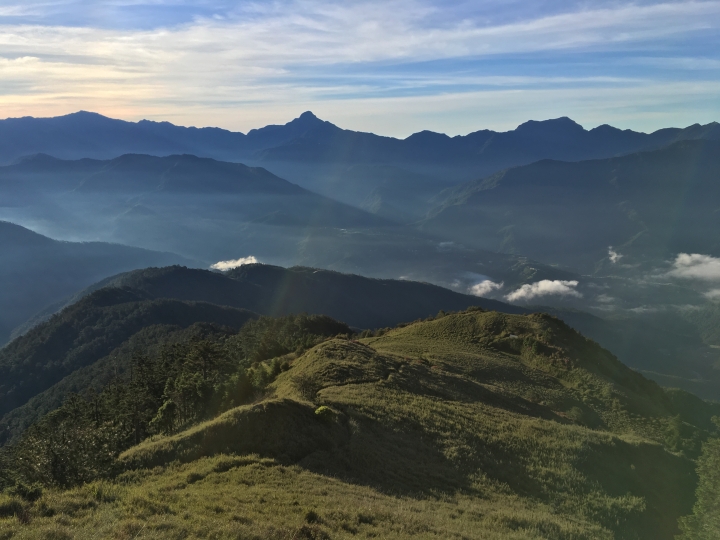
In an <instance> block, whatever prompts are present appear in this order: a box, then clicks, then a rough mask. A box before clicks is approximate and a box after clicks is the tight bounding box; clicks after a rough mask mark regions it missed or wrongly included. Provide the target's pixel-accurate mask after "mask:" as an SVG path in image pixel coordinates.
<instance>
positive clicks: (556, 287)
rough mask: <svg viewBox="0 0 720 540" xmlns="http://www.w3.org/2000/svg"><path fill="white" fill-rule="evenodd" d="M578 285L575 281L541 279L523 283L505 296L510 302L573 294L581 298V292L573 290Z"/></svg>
mask: <svg viewBox="0 0 720 540" xmlns="http://www.w3.org/2000/svg"><path fill="white" fill-rule="evenodd" d="M577 286H578V282H577V281H561V280H557V279H556V280H549V279H543V280H542V281H536V282H535V283H531V284H527V283H526V284H525V285H523V286H522V287H520V288H519V289H517V290H515V291H513V292H511V293H510V294H508V295H507V296H506V297H505V298H506V299H507V300H508V301H510V302H518V301H521V302H527V301H528V300H532V299H533V298H537V297H539V296H549V295H558V296H574V297H576V298H582V294H580V293H579V292H578V291H576V290H575V288H576V287H577Z"/></svg>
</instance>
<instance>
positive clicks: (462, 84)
mask: <svg viewBox="0 0 720 540" xmlns="http://www.w3.org/2000/svg"><path fill="white" fill-rule="evenodd" d="M84 4H86V3H85V2H33V3H31V4H30V6H29V7H28V6H27V4H23V3H19V2H18V3H15V4H10V3H8V4H7V5H6V6H4V7H3V8H1V9H4V10H5V11H4V12H5V14H6V16H11V15H13V14H15V15H28V14H29V13H30V11H32V12H33V13H34V14H37V13H42V12H43V10H45V11H46V12H52V13H56V12H57V10H62V9H70V8H69V7H67V6H74V8H73V9H77V10H78V11H80V9H81V7H82V6H84ZM98 4H101V7H102V9H105V8H110V7H112V8H113V9H114V8H117V7H118V6H125V7H127V6H130V8H132V7H134V6H145V7H147V6H155V7H158V6H162V7H167V6H168V5H169V6H177V7H178V9H179V8H180V7H184V8H185V7H188V6H189V5H190V4H192V3H188V2H180V1H177V2H162V1H156V2H152V1H145V2H129V1H128V2H99V3H98ZM196 4H197V3H196ZM497 4H498V9H500V6H501V3H497ZM556 4H557V6H560V5H561V3H559V2H558V3H556ZM198 5H199V4H198ZM592 5H594V6H597V7H595V8H594V9H593V8H588V4H586V3H568V6H569V7H568V8H565V11H564V12H563V11H562V10H561V9H560V8H556V9H553V10H551V11H550V12H549V13H542V12H538V11H537V10H530V9H528V10H527V12H528V15H525V16H522V13H521V12H520V11H518V12H514V13H513V14H512V16H507V17H504V18H497V17H492V16H490V14H491V12H492V10H489V9H488V10H485V11H483V10H480V11H478V12H477V13H476V12H473V11H472V10H471V11H468V12H462V11H459V8H456V7H448V6H444V5H443V6H441V5H440V4H437V3H432V2H428V1H421V0H391V1H384V2H379V1H360V2H346V3H337V2H330V1H311V0H297V1H284V2H280V1H276V2H265V3H260V2H240V3H235V2H202V8H203V9H202V10H199V11H197V12H194V11H193V12H192V16H191V17H189V18H187V20H186V19H182V21H183V22H182V23H179V24H176V23H173V24H167V25H161V26H157V27H153V28H150V29H134V28H123V29H112V28H104V27H102V28H101V27H94V26H92V25H90V26H88V25H85V26H83V25H76V26H73V25H68V24H65V25H55V26H53V25H52V24H50V23H48V22H47V21H46V22H43V23H42V24H26V23H24V24H4V25H0V57H2V58H3V62H2V64H0V95H2V99H3V111H5V112H6V113H7V114H10V115H24V114H35V115H41V114H48V115H50V114H59V113H61V112H70V111H72V110H77V109H80V108H83V109H95V110H98V111H99V112H102V113H105V114H110V115H114V116H122V117H125V118H129V119H137V118H139V117H150V118H168V119H171V120H174V121H177V122H179V123H185V124H189V123H194V124H203V125H207V124H208V123H216V124H220V125H223V127H230V128H235V129H243V130H246V129H248V128H250V127H257V126H258V125H262V124H264V123H267V122H268V121H281V120H287V119H288V117H290V116H294V115H295V114H297V113H298V112H301V111H302V110H304V109H307V108H312V109H315V110H316V112H319V113H323V110H322V109H323V108H324V109H325V111H326V113H325V114H326V116H329V117H330V118H331V119H333V120H335V121H338V119H345V122H346V125H347V127H353V128H356V129H367V128H368V126H366V125H363V124H362V122H363V119H362V117H365V118H367V117H368V116H369V115H368V112H367V109H366V108H365V105H368V106H369V107H370V108H371V110H374V111H376V113H375V114H373V115H372V117H373V118H374V119H378V118H382V117H383V116H388V114H389V113H390V117H392V119H393V122H391V121H388V122H387V125H388V128H387V129H386V132H390V130H391V129H392V130H395V133H392V134H399V133H397V129H398V128H397V127H395V128H392V127H391V126H392V125H393V124H394V125H402V126H403V127H404V129H405V130H407V129H408V127H405V126H407V125H408V124H407V123H406V122H404V121H403V120H404V119H405V118H403V116H402V115H405V117H414V118H419V117H420V116H421V115H422V118H423V120H422V121H423V122H424V125H422V126H421V127H423V128H425V127H432V128H435V129H439V130H442V131H450V132H460V131H463V130H465V131H470V130H472V129H477V128H478V127H480V126H482V127H485V126H488V125H490V126H491V127H496V128H498V127H501V126H500V125H499V124H500V122H503V121H504V122H506V123H508V122H512V123H515V124H517V123H520V122H521V121H523V120H526V119H528V118H530V117H533V118H537V117H538V113H537V111H538V110H542V111H546V110H547V107H548V104H549V103H555V104H556V105H554V106H553V108H554V109H557V110H558V111H557V112H555V111H553V112H552V113H546V114H548V115H557V116H559V115H562V114H573V115H574V116H582V117H583V118H580V120H585V121H586V122H587V121H588V120H587V119H588V118H590V119H591V120H590V122H592V121H593V120H592V119H594V118H596V117H597V118H598V121H597V123H603V122H605V121H610V120H612V115H609V114H608V112H609V111H615V114H616V116H618V117H622V118H623V119H625V120H626V124H627V122H635V124H634V125H635V127H636V126H637V124H636V120H637V118H638V117H642V118H643V119H645V120H647V119H648V118H650V117H652V118H653V120H654V121H656V122H658V123H661V122H662V121H667V118H668V116H667V114H665V116H662V115H660V116H661V118H658V113H657V111H672V112H677V111H679V112H677V116H678V117H679V118H688V117H689V113H688V111H687V110H681V109H683V108H684V107H685V108H686V104H687V103H699V104H698V105H696V106H697V107H698V108H700V109H702V110H703V111H704V112H705V114H707V112H706V111H707V107H706V105H704V104H703V103H705V101H707V103H711V102H712V100H713V99H714V96H716V95H717V86H718V83H717V81H714V80H711V81H679V82H678V81H675V82H672V81H670V82H668V81H663V84H658V81H656V80H649V79H647V78H642V77H634V76H633V77H631V76H618V75H616V74H612V75H610V74H608V75H602V74H597V75H581V74H576V73H570V74H568V73H557V74H545V75H529V74H522V75H518V74H508V73H504V74H496V75H492V74H485V75H482V76H479V75H469V74H468V72H467V70H466V69H456V70H453V69H446V70H441V71H440V72H438V73H435V74H432V73H430V74H428V73H425V74H421V75H418V76H413V75H412V74H408V75H407V76H394V77H393V76H388V75H387V72H388V70H387V69H383V67H384V68H387V67H388V66H393V65H398V64H416V63H420V62H438V61H442V62H448V61H457V60H459V59H461V60H463V61H469V62H472V61H476V60H477V59H482V58H493V57H499V56H502V57H503V58H505V57H507V55H513V54H519V55H527V54H535V53H539V52H548V53H553V52H559V51H573V52H579V51H588V50H597V51H608V50H613V51H614V50H624V48H627V47H634V46H635V45H633V44H640V43H649V42H654V41H657V40H663V39H667V38H668V37H671V36H680V35H689V34H692V33H697V32H702V31H704V30H711V29H714V28H718V27H719V26H720V2H719V1H702V2H664V3H656V2H650V3H648V2H644V3H643V2H641V3H632V4H619V3H616V2H604V3H603V2H599V3H598V2H596V3H594V4H592ZM215 8H217V13H215V11H216V10H215ZM94 9H100V8H94ZM28 10H30V11H28ZM2 13H3V12H2V11H0V16H2ZM172 21H175V19H172ZM510 64H511V63H508V65H510ZM337 66H344V67H346V68H347V70H350V71H353V70H355V71H356V72H355V74H354V75H353V73H349V74H348V75H347V76H345V75H343V76H340V75H339V74H338V70H337V69H336V68H337ZM471 71H472V70H471ZM392 79H394V80H392ZM477 86H487V87H495V88H497V90H490V91H478V89H477V88H476V87H477ZM608 86H610V88H607V87H608ZM598 87H602V88H598ZM399 90H402V91H404V92H406V93H405V94H404V95H402V96H401V97H398V96H393V95H391V94H392V92H396V91H399ZM543 92H554V94H553V96H554V99H551V100H547V99H546V97H545V94H543ZM648 92H649V93H648ZM672 92H674V93H672ZM408 93H409V94H410V95H408ZM411 95H412V96H414V97H411ZM566 96H569V97H570V98H571V99H570V100H566V99H565V97H566ZM599 96H601V97H599ZM698 96H700V97H701V99H700V100H699V101H698V99H697V97H698ZM434 98H437V100H436V101H435V102H434V104H435V105H438V104H442V101H443V100H445V101H446V102H447V103H451V104H453V107H451V108H453V110H454V111H455V114H453V115H450V116H448V115H446V114H443V112H442V111H440V112H434V114H435V118H432V117H431V116H429V115H428V113H427V108H426V107H427V105H428V104H429V103H430V102H432V100H433V99H434ZM413 99H414V101H413ZM423 100H425V101H424V102H423ZM590 100H592V107H591V108H590V110H588V108H587V104H588V101H590ZM678 101H679V102H680V103H678ZM525 102H529V103H530V104H531V105H524V106H523V105H522V104H523V103H525ZM350 104H355V106H354V107H353V106H349V105H350ZM360 104H362V105H360ZM533 104H534V105H533ZM540 104H542V108H541V109H538V107H539V106H540ZM513 105H515V106H519V107H520V109H521V111H520V112H517V113H515V112H514V113H513V114H514V115H516V118H511V119H508V115H507V114H504V116H501V115H500V114H499V113H498V112H497V111H500V110H502V108H503V107H507V108H506V109H505V111H504V113H507V111H508V110H513ZM533 107H534V108H533ZM703 107H705V108H704V109H703ZM446 108H447V107H446ZM573 108H574V110H573ZM593 108H594V109H596V110H597V113H598V114H593ZM318 109H320V110H318ZM351 109H358V110H360V111H362V115H361V114H360V113H356V114H355V115H354V114H353V113H352V112H349V111H350V110H351ZM560 109H562V110H560ZM568 109H570V110H568ZM600 109H601V110H600ZM468 110H472V111H473V112H474V114H475V116H473V117H471V119H470V120H468V119H463V114H465V116H467V111H468ZM423 111H424V112H423ZM475 111H477V112H475ZM493 111H495V112H493ZM633 111H636V112H633ZM578 112H581V113H582V114H578ZM690 112H692V111H690ZM600 113H602V114H600ZM521 114H522V118H521V117H520V115H521ZM633 114H637V115H638V117H636V118H633ZM503 117H504V118H505V120H501V118H503ZM483 118H484V119H485V121H484V122H482V119H483ZM398 120H400V121H398ZM428 120H431V121H433V122H436V124H435V125H428ZM694 120H695V118H693V121H694ZM364 121H365V122H367V120H364ZM416 121H417V120H416ZM470 121H472V122H474V124H473V125H470ZM481 122H482V123H481ZM413 127H414V126H413ZM507 127H511V126H507ZM374 129H375V130H378V129H382V127H380V128H378V127H377V124H376V126H375V127H374ZM404 134H407V133H404Z"/></svg>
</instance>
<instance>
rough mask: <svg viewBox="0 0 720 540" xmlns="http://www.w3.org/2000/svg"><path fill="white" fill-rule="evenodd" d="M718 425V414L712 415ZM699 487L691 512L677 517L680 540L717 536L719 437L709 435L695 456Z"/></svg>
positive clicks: (719, 518) (719, 528)
mask: <svg viewBox="0 0 720 540" xmlns="http://www.w3.org/2000/svg"><path fill="white" fill-rule="evenodd" d="M715 423H716V424H717V425H718V427H720V418H715ZM697 471H698V477H699V478H698V487H697V491H696V497H697V499H696V501H695V507H694V508H693V513H692V514H691V515H689V516H687V517H684V518H682V519H681V520H680V529H681V530H682V532H683V533H682V534H681V535H680V536H679V537H678V538H679V539H680V540H716V539H717V538H720V439H718V438H712V439H708V440H707V441H706V442H705V443H704V444H703V447H702V454H701V455H700V458H699V459H698V468H697Z"/></svg>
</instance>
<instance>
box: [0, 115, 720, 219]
mask: <svg viewBox="0 0 720 540" xmlns="http://www.w3.org/2000/svg"><path fill="white" fill-rule="evenodd" d="M694 139H707V140H718V139H720V125H718V124H717V123H711V124H707V125H704V126H701V125H693V126H690V127H687V128H684V129H680V128H668V129H662V130H659V131H656V132H654V133H651V134H645V133H639V132H634V131H631V130H620V129H616V128H613V127H611V126H607V125H603V126H600V127H597V128H594V129H592V130H586V129H584V128H583V127H582V126H580V125H579V124H577V123H575V122H573V121H572V120H570V119H569V118H558V119H554V120H545V121H541V122H538V121H530V122H526V123H524V124H522V125H520V126H519V127H518V128H517V129H515V130H512V131H507V132H495V131H491V130H481V131H476V132H474V133H470V134H468V135H465V136H456V137H449V136H447V135H444V134H441V133H434V132H431V131H422V132H420V133H416V134H413V135H411V136H409V137H407V138H406V139H396V138H393V137H383V136H379V135H375V134H372V133H363V132H357V131H351V130H345V129H342V128H339V127H337V126H335V125H333V124H331V123H330V122H326V121H323V120H320V119H318V118H317V117H316V116H315V115H313V114H312V113H311V112H305V113H303V114H302V115H300V117H298V118H296V119H295V120H292V121H291V122H288V123H287V124H284V125H270V126H266V127H263V128H260V129H254V130H251V131H249V132H248V133H247V134H243V133H236V132H231V131H227V130H223V129H218V128H201V129H198V128H186V127H179V126H175V125H173V124H170V123H168V122H152V121H147V120H143V121H140V122H137V123H135V122H126V121H122V120H114V119H110V118H106V117H104V116H101V115H99V114H95V113H89V112H78V113H74V114H70V115H67V116H62V117H56V118H31V117H27V118H10V119H6V120H2V121H0V163H1V162H5V163H10V162H12V161H14V160H17V159H19V158H21V157H23V156H27V155H32V154H36V153H45V154H49V155H51V156H54V157H56V158H62V159H81V158H94V159H103V160H106V159H112V158H116V157H119V156H121V155H123V154H129V153H138V154H150V155H156V156H168V155H172V154H194V155H197V156H200V157H210V158H215V159H219V160H224V161H242V162H243V163H246V164H250V165H260V166H263V167H265V168H266V169H268V170H269V171H271V172H273V173H275V174H277V175H279V176H281V177H282V178H285V179H287V180H289V181H291V182H294V183H297V184H299V185H301V186H302V187H305V188H308V189H311V190H313V191H316V192H318V193H321V194H323V195H327V196H330V197H333V198H334V199H337V200H339V201H342V202H345V203H349V204H352V205H354V206H358V207H360V208H363V209H366V210H369V211H371V212H373V213H379V214H381V215H384V216H385V217H391V218H395V219H396V220H397V219H400V220H405V221H412V220H414V219H415V218H419V217H422V214H423V213H424V211H426V210H427V205H428V204H429V199H431V198H432V197H433V196H434V195H435V194H437V192H439V191H440V190H442V189H444V188H447V187H448V186H450V185H452V184H455V183H458V182H463V181H470V180H474V179H477V178H480V177H483V176H486V175H489V174H492V173H494V172H497V171H499V170H502V169H505V168H507V167H513V166H517V165H525V164H529V163H532V162H534V161H538V160H541V159H558V160H564V161H579V160H584V159H600V158H607V157H613V156H616V155H623V154H630V153H633V152H637V151H640V150H647V149H654V148H658V147H661V146H665V145H667V144H671V143H673V142H676V141H681V140H694ZM403 193H404V194H405V196H403ZM408 196H409V197H410V201H406V200H405V199H406V198H407V197H408ZM408 202H412V204H408Z"/></svg>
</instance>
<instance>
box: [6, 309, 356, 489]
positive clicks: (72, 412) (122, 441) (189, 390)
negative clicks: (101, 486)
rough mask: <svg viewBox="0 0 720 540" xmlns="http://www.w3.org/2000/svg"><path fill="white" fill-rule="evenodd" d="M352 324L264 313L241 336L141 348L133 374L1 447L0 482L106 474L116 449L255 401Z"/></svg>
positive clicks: (75, 400) (78, 479)
mask: <svg viewBox="0 0 720 540" xmlns="http://www.w3.org/2000/svg"><path fill="white" fill-rule="evenodd" d="M350 333H351V331H350V329H349V328H348V327H347V326H346V325H344V324H342V323H338V322H337V321H335V320H333V319H330V318H329V317H325V316H316V315H293V316H288V317H281V318H269V317H261V318H259V319H254V320H251V321H249V322H248V323H246V324H245V325H244V326H243V327H242V328H241V329H240V331H239V332H237V333H235V334H230V335H228V334H227V333H216V334H208V335H206V336H197V335H194V336H192V337H191V338H189V339H188V340H186V341H184V342H179V343H178V342H176V343H170V344H166V345H165V346H163V347H161V348H160V349H159V350H158V351H157V352H156V353H155V354H146V353H145V352H143V351H137V352H136V353H135V354H134V356H133V358H132V361H131V368H130V370H129V374H128V375H127V376H125V377H122V378H120V377H118V378H115V379H114V380H113V381H112V382H111V383H110V384H108V385H107V386H106V387H105V388H104V389H103V390H102V391H100V392H89V393H86V394H85V395H83V396H79V395H73V396H71V397H70V398H69V399H68V400H66V402H65V403H64V404H63V405H62V406H61V407H60V408H59V409H57V410H55V411H53V412H52V413H50V414H47V415H45V416H44V417H43V418H42V419H41V420H39V421H38V422H36V423H34V424H33V425H32V426H30V427H29V428H28V429H27V430H26V431H25V432H24V433H23V435H22V436H21V437H20V439H19V441H18V442H17V444H14V445H12V446H11V447H9V448H5V449H4V450H3V452H0V488H1V487H3V486H2V484H3V483H4V484H5V487H8V486H10V485H16V486H17V485H26V486H27V485H35V484H39V485H54V486H60V487H68V486H71V485H74V484H78V483H83V482H87V481H89V480H91V479H94V478H98V477H102V476H105V475H109V474H112V473H113V471H114V467H115V464H116V458H117V456H118V455H119V453H120V452H122V451H123V450H125V449H127V448H129V447H130V446H133V445H135V444H138V443H140V442H141V441H142V440H143V439H145V438H147V437H148V436H151V435H153V434H158V433H165V434H169V433H172V432H174V431H176V430H179V429H184V428H186V427H187V426H189V425H191V424H193V423H195V422H198V421H201V420H203V419H206V418H209V417H212V416H215V415H217V414H218V413H220V412H223V411H224V410H228V409H230V408H232V407H235V406H237V405H241V404H243V403H247V402H250V401H252V400H253V399H254V398H255V397H257V396H258V394H261V393H262V392H263V391H264V389H265V387H266V386H267V385H268V384H269V383H270V382H272V381H273V380H274V379H275V377H277V375H278V374H279V373H280V372H281V371H283V370H286V369H289V367H290V362H289V361H290V359H291V358H292V355H289V353H299V352H302V351H303V350H305V349H306V348H309V347H312V346H314V345H316V344H317V343H319V342H320V341H322V340H324V339H326V338H327V337H330V336H336V335H338V334H346V335H347V334H350Z"/></svg>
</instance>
